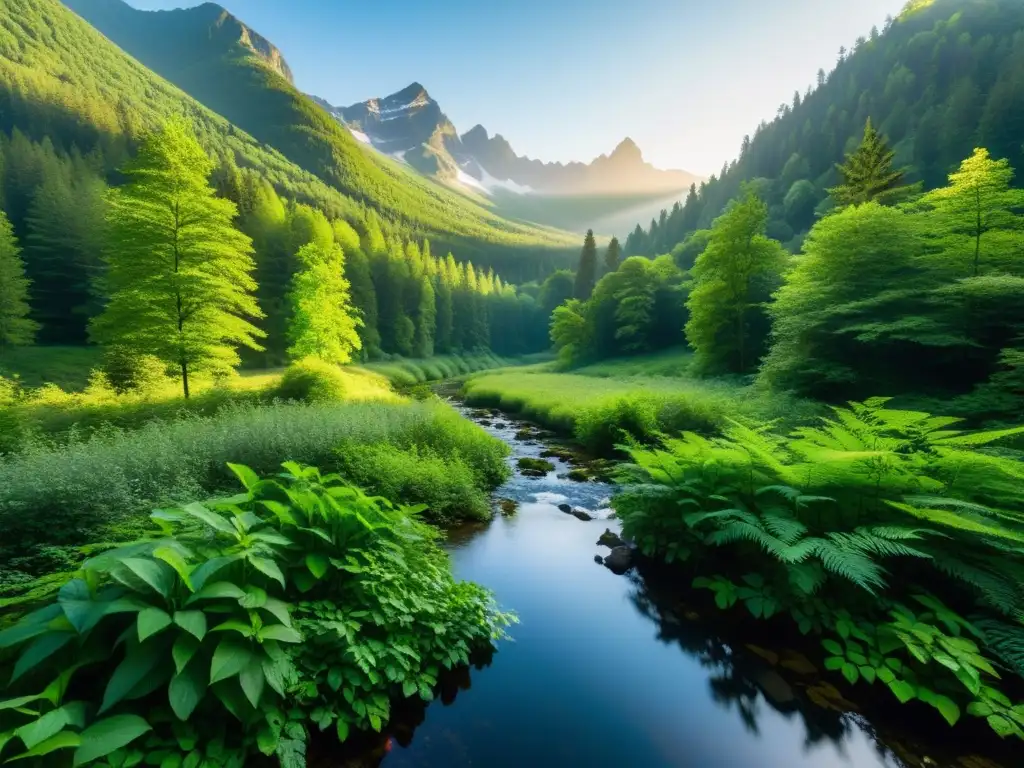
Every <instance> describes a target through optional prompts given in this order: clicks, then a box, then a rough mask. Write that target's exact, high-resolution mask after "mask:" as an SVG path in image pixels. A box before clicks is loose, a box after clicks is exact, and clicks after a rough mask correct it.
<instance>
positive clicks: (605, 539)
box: [597, 528, 626, 549]
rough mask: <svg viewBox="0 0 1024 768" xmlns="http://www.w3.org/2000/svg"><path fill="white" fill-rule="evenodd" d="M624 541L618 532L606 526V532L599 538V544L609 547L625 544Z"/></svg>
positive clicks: (613, 547)
mask: <svg viewBox="0 0 1024 768" xmlns="http://www.w3.org/2000/svg"><path fill="white" fill-rule="evenodd" d="M625 544H626V542H624V541H623V540H622V539H621V538H619V535H618V534H617V533H613V532H612V530H611V528H605V529H604V533H602V534H601V538H599V539H598V540H597V545H598V546H600V547H609V548H611V549H615V547H622V546H625Z"/></svg>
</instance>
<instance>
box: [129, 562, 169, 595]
mask: <svg viewBox="0 0 1024 768" xmlns="http://www.w3.org/2000/svg"><path fill="white" fill-rule="evenodd" d="M121 564H122V565H123V566H125V567H126V568H127V569H128V570H130V571H131V572H132V573H134V574H135V575H136V576H138V577H139V578H140V579H142V580H143V581H144V582H146V583H147V584H148V585H149V586H151V587H152V588H153V589H154V590H156V591H157V592H158V593H159V594H160V595H161V596H163V597H167V596H168V595H170V594H171V589H172V588H173V587H174V570H173V569H172V568H171V567H170V566H168V565H167V564H166V563H164V562H163V561H162V560H146V559H144V558H141V557H127V558H125V559H124V560H122V561H121Z"/></svg>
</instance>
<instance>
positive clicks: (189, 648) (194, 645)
mask: <svg viewBox="0 0 1024 768" xmlns="http://www.w3.org/2000/svg"><path fill="white" fill-rule="evenodd" d="M199 645H200V643H199V641H198V640H197V639H196V638H195V637H194V636H193V635H190V634H187V633H184V632H183V633H181V634H179V635H178V637H177V638H176V639H175V641H174V646H173V647H172V648H171V657H172V658H173V659H174V670H175V672H179V673H180V672H181V670H183V669H184V668H185V665H186V664H188V663H189V662H190V661H191V660H192V657H193V656H195V655H196V651H198V650H199Z"/></svg>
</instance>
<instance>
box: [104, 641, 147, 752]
mask: <svg viewBox="0 0 1024 768" xmlns="http://www.w3.org/2000/svg"><path fill="white" fill-rule="evenodd" d="M159 660H160V654H159V652H158V650H157V647H156V646H155V645H153V644H152V643H147V644H145V645H137V646H134V647H131V648H130V649H129V651H128V653H127V654H126V655H125V657H124V660H123V661H122V662H121V663H120V664H118V665H117V669H115V670H114V674H113V675H111V677H110V681H109V682H108V683H107V689H106V691H104V693H103V705H102V706H101V707H100V714H102V713H103V712H106V711H107V710H108V709H110V708H111V707H112V706H114V705H115V704H117V703H118V702H119V701H121V699H123V698H124V697H125V696H127V695H128V694H129V692H130V691H131V690H132V689H133V688H134V687H135V686H136V685H138V684H139V682H140V681H141V680H142V679H143V678H144V677H145V676H146V675H148V674H149V673H150V672H152V671H153V668H154V667H155V666H156V665H157V662H158V661H159ZM115 749H116V747H115Z"/></svg>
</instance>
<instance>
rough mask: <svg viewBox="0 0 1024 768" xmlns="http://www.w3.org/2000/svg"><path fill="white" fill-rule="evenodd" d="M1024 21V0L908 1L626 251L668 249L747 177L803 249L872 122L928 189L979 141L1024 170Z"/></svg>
mask: <svg viewBox="0 0 1024 768" xmlns="http://www.w3.org/2000/svg"><path fill="white" fill-rule="evenodd" d="M1022 29H1024V4H1022V3H1020V2H1018V1H1017V0H972V2H968V3H964V2H958V1H957V0H917V1H916V2H913V3H908V5H907V7H906V9H905V10H904V11H903V13H901V14H900V16H899V17H898V18H896V19H890V20H888V21H887V22H886V24H885V25H884V27H883V28H882V29H881V30H879V29H878V28H874V29H872V30H870V33H869V34H867V35H865V36H863V37H861V38H859V39H858V40H857V42H856V44H855V46H854V48H853V50H851V51H847V50H841V51H840V52H839V60H838V63H837V64H836V66H835V68H834V69H833V70H832V71H831V72H828V73H826V71H825V70H824V69H822V70H820V71H819V72H818V76H817V81H816V83H815V84H814V85H812V86H811V87H809V88H808V89H807V91H806V92H803V93H802V92H801V91H799V90H798V91H796V92H794V94H793V99H792V101H791V103H787V104H783V105H781V106H780V107H779V111H778V115H777V116H776V118H775V119H774V120H773V121H771V122H770V123H769V122H763V123H762V124H761V125H760V126H758V127H757V129H756V130H755V132H754V134H753V136H752V137H750V138H747V139H744V141H743V145H742V147H741V148H740V153H739V157H738V159H736V160H734V161H733V162H731V163H728V164H727V165H726V166H725V167H723V169H722V171H721V173H719V174H717V175H716V176H713V177H712V178H711V179H709V180H708V182H706V183H705V184H702V185H701V186H700V187H699V188H696V187H695V188H693V189H692V190H691V192H690V194H689V196H688V197H687V198H686V199H685V201H681V202H680V203H678V204H677V205H676V206H675V207H674V208H672V209H671V210H668V211H663V212H662V215H661V217H660V218H659V219H658V220H656V221H651V222H650V224H649V225H647V227H646V229H644V228H643V226H641V224H638V225H637V227H636V229H635V230H634V231H633V233H632V234H631V235H630V237H629V239H628V241H627V243H626V252H627V253H628V254H644V255H655V254H659V253H667V252H668V251H670V250H671V249H672V248H673V246H675V245H676V244H677V243H679V242H681V241H682V240H683V239H684V238H685V237H686V235H688V234H689V233H691V232H693V231H695V230H698V229H706V228H707V227H709V226H710V225H711V222H712V221H713V220H714V219H715V218H716V217H717V216H718V214H719V213H721V212H722V210H723V208H724V206H725V205H726V203H728V201H729V200H731V199H733V198H734V197H735V196H736V195H737V194H738V192H739V188H740V184H741V183H743V182H752V183H753V184H754V185H755V187H756V190H757V192H758V194H759V195H760V196H761V197H762V198H763V199H764V200H765V202H766V203H767V204H768V207H769V219H768V225H767V226H768V228H767V232H768V234H769V235H770V236H771V237H773V238H775V239H777V240H779V241H781V242H783V243H784V244H786V245H787V247H788V248H789V249H790V250H792V251H794V252H795V251H798V250H799V247H800V244H801V242H802V239H803V235H804V234H805V233H806V232H807V231H808V230H809V229H810V227H811V225H812V224H813V223H814V221H815V219H816V217H817V216H819V215H820V214H822V213H823V212H824V211H825V210H826V209H827V208H828V207H829V206H830V202H829V200H828V189H829V187H832V186H834V185H835V184H836V183H837V181H838V176H837V172H836V168H835V166H836V164H837V163H840V162H842V160H843V157H844V156H845V154H847V153H848V152H850V151H851V150H852V149H854V148H855V147H856V146H857V144H859V143H860V140H861V137H862V135H863V132H864V125H865V123H866V122H867V120H868V119H869V118H870V119H871V120H872V122H873V123H874V125H875V127H877V128H878V129H879V130H880V132H881V133H882V134H883V135H884V136H886V137H887V138H888V140H889V143H890V144H891V145H892V146H893V148H894V149H895V152H896V155H895V165H896V166H897V167H906V169H907V178H908V180H909V181H921V182H923V184H924V187H925V188H926V189H932V188H935V187H937V186H940V185H942V184H943V183H944V182H945V179H946V175H947V174H948V173H949V172H950V171H952V170H953V169H955V168H956V166H957V165H958V164H959V163H960V161H961V160H962V159H963V158H965V157H967V156H968V155H970V154H971V152H972V150H973V149H974V148H975V147H976V146H983V147H986V148H987V149H988V150H989V152H990V153H991V154H992V156H993V157H995V158H1005V159H1007V160H1009V162H1010V165H1011V166H1012V167H1013V168H1016V169H1018V170H1020V169H1022V168H1024V32H1022V31H1021V30H1022ZM865 31H866V30H865ZM1016 183H1017V184H1018V185H1019V184H1021V183H1024V179H1022V178H1018V179H1017V182H1016Z"/></svg>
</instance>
